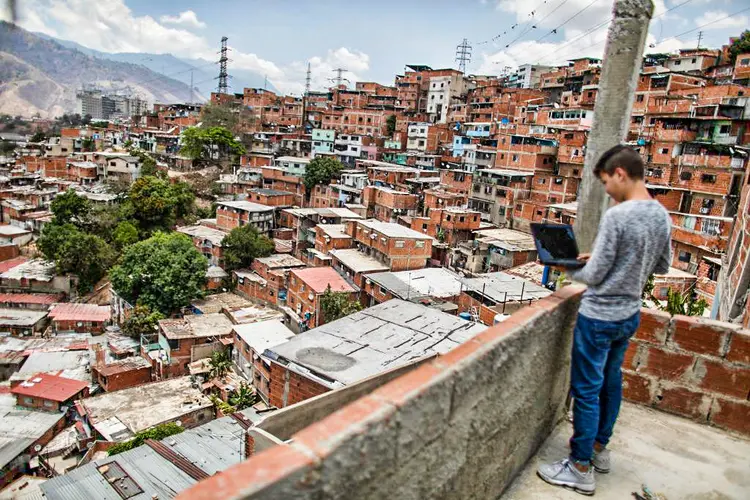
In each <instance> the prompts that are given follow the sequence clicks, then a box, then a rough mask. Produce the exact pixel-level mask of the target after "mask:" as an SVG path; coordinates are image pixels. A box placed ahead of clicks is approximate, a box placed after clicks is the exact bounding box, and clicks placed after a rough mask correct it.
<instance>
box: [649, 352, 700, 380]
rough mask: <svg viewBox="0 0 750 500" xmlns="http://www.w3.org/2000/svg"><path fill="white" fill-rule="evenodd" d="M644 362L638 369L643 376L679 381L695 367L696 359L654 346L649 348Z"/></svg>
mask: <svg viewBox="0 0 750 500" xmlns="http://www.w3.org/2000/svg"><path fill="white" fill-rule="evenodd" d="M644 361H645V362H644V363H643V364H642V365H641V366H639V367H638V371H639V372H641V373H642V374H646V375H652V376H654V377H658V378H660V379H666V380H679V379H680V378H682V377H683V376H684V375H685V374H686V373H687V372H688V371H689V370H690V368H691V367H692V366H693V362H694V361H695V358H694V357H693V356H691V355H689V354H681V353H676V352H670V351H667V350H664V349H660V348H658V347H653V346H652V347H649V348H648V351H647V355H646V359H645V360H644Z"/></svg>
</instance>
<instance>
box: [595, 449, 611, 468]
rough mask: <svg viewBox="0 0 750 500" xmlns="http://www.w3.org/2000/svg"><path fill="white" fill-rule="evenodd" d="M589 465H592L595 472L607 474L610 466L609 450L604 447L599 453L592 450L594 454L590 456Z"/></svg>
mask: <svg viewBox="0 0 750 500" xmlns="http://www.w3.org/2000/svg"><path fill="white" fill-rule="evenodd" d="M591 465H593V466H594V469H595V470H596V472H598V473H600V474H607V473H608V472H609V468H610V459H609V450H608V449H607V448H604V449H603V450H602V451H600V452H599V453H597V452H596V451H594V456H593V457H592V458H591Z"/></svg>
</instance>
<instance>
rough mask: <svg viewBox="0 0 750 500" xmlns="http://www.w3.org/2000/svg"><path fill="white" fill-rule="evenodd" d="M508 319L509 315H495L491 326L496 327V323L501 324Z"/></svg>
mask: <svg viewBox="0 0 750 500" xmlns="http://www.w3.org/2000/svg"><path fill="white" fill-rule="evenodd" d="M508 318H510V314H502V313H500V314H495V319H494V320H493V321H492V324H493V325H496V324H498V323H502V322H503V321H505V320H506V319H508Z"/></svg>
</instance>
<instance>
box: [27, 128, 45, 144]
mask: <svg viewBox="0 0 750 500" xmlns="http://www.w3.org/2000/svg"><path fill="white" fill-rule="evenodd" d="M46 140H47V136H46V135H45V133H44V132H42V131H41V130H37V131H36V132H34V135H32V136H31V139H29V142H43V141H46Z"/></svg>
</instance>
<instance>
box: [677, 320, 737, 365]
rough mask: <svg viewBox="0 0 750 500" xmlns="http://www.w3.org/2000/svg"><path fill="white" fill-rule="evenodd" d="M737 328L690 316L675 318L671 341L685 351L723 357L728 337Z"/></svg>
mask: <svg viewBox="0 0 750 500" xmlns="http://www.w3.org/2000/svg"><path fill="white" fill-rule="evenodd" d="M736 329H737V328H736V327H734V328H733V327H731V326H730V325H728V324H727V323H720V322H718V321H711V320H706V319H703V318H695V317H690V316H675V318H674V333H673V334H672V337H671V339H670V340H671V341H672V342H674V344H675V345H676V346H677V347H679V348H680V349H683V350H685V351H690V352H695V353H698V354H709V355H711V356H722V355H723V354H724V352H723V351H724V345H725V341H726V340H727V336H729V335H731V334H732V332H733V331H734V330H736Z"/></svg>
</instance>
